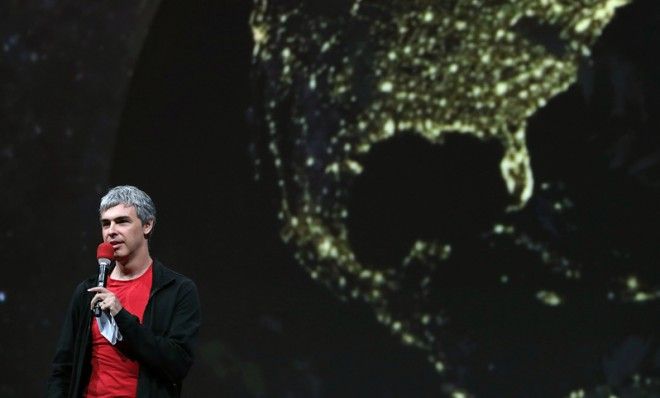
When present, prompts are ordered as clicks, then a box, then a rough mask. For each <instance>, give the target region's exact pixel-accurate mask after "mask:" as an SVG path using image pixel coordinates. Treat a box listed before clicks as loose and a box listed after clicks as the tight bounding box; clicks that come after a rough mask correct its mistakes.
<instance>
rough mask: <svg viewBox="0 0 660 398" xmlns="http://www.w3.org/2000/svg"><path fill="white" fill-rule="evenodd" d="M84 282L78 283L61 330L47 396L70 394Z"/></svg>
mask: <svg viewBox="0 0 660 398" xmlns="http://www.w3.org/2000/svg"><path fill="white" fill-rule="evenodd" d="M83 288H84V287H83V284H82V283H81V284H80V285H78V287H77V288H76V290H75V291H74V293H73V296H72V297H71V301H70V302H69V306H68V309H67V312H66V316H65V318H64V324H63V325H62V330H61V332H60V338H59V341H58V343H57V348H56V350H55V356H54V358H53V362H52V365H51V373H50V377H49V378H48V382H47V388H46V396H47V397H48V398H55V397H66V396H68V395H69V387H70V383H71V375H72V371H73V358H74V350H75V347H74V345H75V341H76V334H77V333H78V331H77V325H78V324H79V316H78V312H77V307H78V300H79V298H80V297H81V294H82V293H81V292H82V289H83Z"/></svg>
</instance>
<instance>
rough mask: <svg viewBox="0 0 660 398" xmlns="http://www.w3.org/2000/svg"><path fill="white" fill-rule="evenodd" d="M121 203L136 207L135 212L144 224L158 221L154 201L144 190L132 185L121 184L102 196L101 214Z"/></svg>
mask: <svg viewBox="0 0 660 398" xmlns="http://www.w3.org/2000/svg"><path fill="white" fill-rule="evenodd" d="M120 204H123V205H126V206H133V207H135V212H136V213H137V216H138V218H139V219H140V221H142V224H144V223H146V222H149V221H150V222H151V223H152V224H154V223H155V222H156V206H155V205H154V202H153V201H152V200H151V198H150V197H149V195H147V194H146V193H145V192H144V191H142V190H140V189H138V188H136V187H134V186H132V185H119V186H116V187H114V188H112V189H110V190H109V191H108V193H106V194H105V196H104V197H103V198H101V205H100V206H99V214H101V213H103V212H104V211H106V210H108V209H109V208H111V207H115V206H117V205H120Z"/></svg>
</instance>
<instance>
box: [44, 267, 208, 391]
mask: <svg viewBox="0 0 660 398" xmlns="http://www.w3.org/2000/svg"><path fill="white" fill-rule="evenodd" d="M95 282H96V277H93V278H90V279H88V280H86V281H83V282H82V283H80V284H79V285H78V287H77V288H76V290H75V291H74V293H73V297H72V298H71V302H70V304H69V308H68V312H67V315H66V318H65V320H64V325H63V326H62V333H61V336H60V340H59V343H58V345H57V350H56V352H55V358H54V359H53V365H52V372H51V376H50V378H49V380H48V389H47V394H46V396H47V397H71V398H73V397H75V398H78V397H81V396H82V394H83V393H84V392H85V387H86V386H87V383H88V382H89V376H90V370H91V369H90V358H91V344H90V343H91V328H90V326H91V322H92V312H91V311H90V309H89V303H90V302H91V300H92V297H93V293H91V292H87V289H89V288H90V287H93V286H95ZM115 321H116V322H117V325H118V327H119V331H120V332H121V334H122V337H123V340H122V341H121V342H119V343H117V347H118V348H119V349H120V350H121V351H122V352H123V353H124V354H125V355H126V356H128V357H129V358H131V359H134V360H137V361H138V362H139V364H140V374H139V376H138V388H137V396H138V397H178V396H180V395H181V382H182V380H183V378H184V377H185V376H186V374H187V373H188V370H189V369H190V366H191V365H192V363H193V351H194V348H195V344H196V341H197V332H198V330H199V325H200V321H201V317H200V305H199V297H198V294H197V287H196V286H195V284H194V282H193V281H191V280H190V279H188V278H186V277H185V276H183V275H180V274H178V273H176V272H174V271H172V270H170V269H169V268H167V267H165V266H164V265H163V264H161V263H160V262H159V261H157V260H156V261H154V264H153V282H152V286H151V293H150V294H149V300H148V302H147V306H146V308H145V310H144V317H143V324H140V322H139V319H138V318H137V317H136V316H134V315H133V314H131V313H129V312H128V311H126V310H125V309H122V310H121V311H119V313H117V315H116V316H115Z"/></svg>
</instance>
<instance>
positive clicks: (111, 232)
mask: <svg viewBox="0 0 660 398" xmlns="http://www.w3.org/2000/svg"><path fill="white" fill-rule="evenodd" d="M115 227H116V224H115V223H114V222H111V223H110V225H108V228H107V229H106V233H107V234H108V236H113V235H116V234H117V231H115Z"/></svg>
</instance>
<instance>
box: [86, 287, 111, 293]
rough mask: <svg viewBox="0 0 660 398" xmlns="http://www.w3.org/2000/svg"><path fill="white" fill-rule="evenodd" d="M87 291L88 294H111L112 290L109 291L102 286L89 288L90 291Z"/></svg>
mask: <svg viewBox="0 0 660 398" xmlns="http://www.w3.org/2000/svg"><path fill="white" fill-rule="evenodd" d="M87 291H88V292H97V293H110V290H108V289H106V288H104V287H101V286H96V287H92V288H89V289H87Z"/></svg>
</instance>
